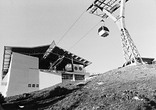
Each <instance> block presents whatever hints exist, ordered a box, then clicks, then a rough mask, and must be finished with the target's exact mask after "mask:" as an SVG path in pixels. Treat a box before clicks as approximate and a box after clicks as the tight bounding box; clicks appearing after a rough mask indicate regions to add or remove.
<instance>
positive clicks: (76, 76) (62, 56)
mask: <svg viewBox="0 0 156 110" xmlns="http://www.w3.org/2000/svg"><path fill="white" fill-rule="evenodd" d="M90 64H91V62H90V61H88V60H86V59H84V58H82V57H79V56H77V55H75V54H73V53H71V52H69V51H67V50H64V49H62V48H61V47H59V46H57V45H56V44H55V42H54V41H53V42H52V43H51V44H50V45H45V46H38V47H12V46H5V47H4V57H3V68H2V72H3V73H2V82H1V85H2V87H3V90H4V91H3V92H2V93H3V94H4V96H13V95H18V94H22V93H27V92H32V91H36V90H40V89H44V88H47V87H50V86H53V85H55V84H58V83H62V82H66V81H83V80H85V79H86V77H87V76H89V73H87V72H86V71H85V67H87V66H88V65H90Z"/></svg>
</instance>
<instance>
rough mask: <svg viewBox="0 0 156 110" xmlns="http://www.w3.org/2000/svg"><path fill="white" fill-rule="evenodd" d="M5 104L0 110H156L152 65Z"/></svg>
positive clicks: (15, 98) (155, 71) (155, 75)
mask: <svg viewBox="0 0 156 110" xmlns="http://www.w3.org/2000/svg"><path fill="white" fill-rule="evenodd" d="M5 100H6V103H3V104H2V107H3V108H4V110H156V65H141V66H131V67H125V68H120V69H115V70H112V71H109V72H106V73H104V74H101V75H98V76H97V77H94V78H92V79H90V80H88V81H86V82H81V83H68V84H59V85H57V86H55V87H51V88H47V89H44V90H42V91H36V92H33V93H27V94H22V95H18V96H13V97H7V98H6V99H5Z"/></svg>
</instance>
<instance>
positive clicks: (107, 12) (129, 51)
mask: <svg viewBox="0 0 156 110" xmlns="http://www.w3.org/2000/svg"><path fill="white" fill-rule="evenodd" d="M127 1H128V0H95V1H94V3H93V4H92V5H90V6H89V8H88V9H87V11H88V12H89V13H91V14H94V15H97V16H100V17H101V18H103V19H106V18H108V17H110V18H111V19H112V20H113V21H114V22H115V23H116V24H117V26H118V28H119V30H120V32H121V42H122V47H123V54H124V58H125V60H126V62H130V64H132V63H133V64H143V60H142V58H141V56H140V54H139V51H138V49H137V48H136V46H135V44H134V42H133V40H132V38H131V36H130V34H129V32H128V30H127V29H126V26H125V2H127ZM117 9H120V12H119V15H118V16H114V14H113V12H115V11H116V10H117Z"/></svg>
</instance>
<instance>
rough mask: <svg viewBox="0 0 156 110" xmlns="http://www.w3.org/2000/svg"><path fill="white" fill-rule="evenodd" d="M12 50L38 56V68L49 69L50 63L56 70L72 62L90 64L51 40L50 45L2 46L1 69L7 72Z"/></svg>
mask: <svg viewBox="0 0 156 110" xmlns="http://www.w3.org/2000/svg"><path fill="white" fill-rule="evenodd" d="M12 52H16V53H20V54H24V55H29V56H33V57H38V58H39V69H49V68H50V63H51V64H52V66H56V65H57V68H56V69H57V70H63V68H64V67H65V65H67V64H69V63H71V62H73V63H74V64H80V65H84V67H86V66H88V65H89V64H91V62H90V61H88V60H86V59H84V58H82V57H79V56H77V55H75V54H73V53H71V52H69V51H67V50H65V49H63V48H61V47H59V46H57V45H56V44H55V42H54V41H53V42H52V43H51V44H50V45H44V46H37V47H12V46H5V47H4V56H3V68H2V71H3V72H5V73H7V71H8V68H9V65H10V58H11V54H12Z"/></svg>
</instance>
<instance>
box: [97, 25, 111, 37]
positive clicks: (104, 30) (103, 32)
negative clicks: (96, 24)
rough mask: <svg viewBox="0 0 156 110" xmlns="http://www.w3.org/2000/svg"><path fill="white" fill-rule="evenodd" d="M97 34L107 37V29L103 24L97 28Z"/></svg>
mask: <svg viewBox="0 0 156 110" xmlns="http://www.w3.org/2000/svg"><path fill="white" fill-rule="evenodd" d="M98 34H99V35H100V36H101V37H107V36H108V35H109V29H108V28H107V27H105V26H101V27H100V28H99V29H98Z"/></svg>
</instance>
